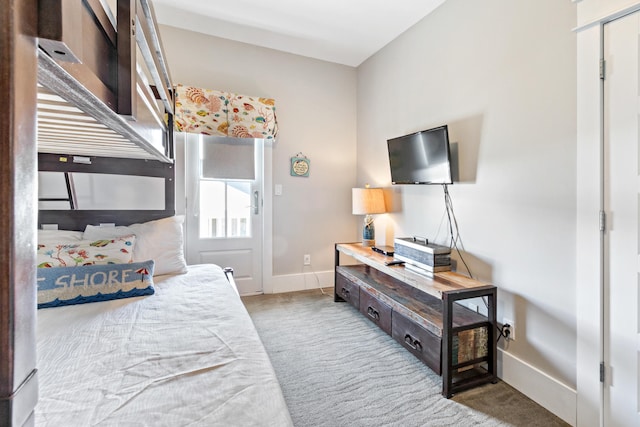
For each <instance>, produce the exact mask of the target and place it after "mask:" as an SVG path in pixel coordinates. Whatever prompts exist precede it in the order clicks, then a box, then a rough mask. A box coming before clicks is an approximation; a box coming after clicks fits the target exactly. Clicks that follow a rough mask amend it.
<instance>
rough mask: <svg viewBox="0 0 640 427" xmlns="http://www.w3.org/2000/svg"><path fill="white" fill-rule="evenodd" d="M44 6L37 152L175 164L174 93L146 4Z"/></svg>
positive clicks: (56, 2)
mask: <svg viewBox="0 0 640 427" xmlns="http://www.w3.org/2000/svg"><path fill="white" fill-rule="evenodd" d="M104 4H105V2H103V1H101V0H82V1H68V0H39V2H38V8H39V18H40V19H39V21H38V44H39V48H40V49H39V50H38V83H39V85H38V86H39V88H38V89H39V90H38V92H39V93H38V151H39V152H44V153H64V154H76V155H96V156H110V157H126V158H141V159H153V160H159V161H161V162H166V163H171V162H172V159H173V122H174V120H173V116H174V95H173V85H172V82H171V76H170V74H169V70H168V67H167V63H166V59H165V55H164V53H163V48H162V44H161V40H160V36H159V32H158V28H157V25H156V20H155V14H154V11H153V7H152V4H151V2H150V1H149V0H117V2H116V4H117V9H116V16H115V17H114V15H113V13H112V11H111V10H110V9H108V8H107V7H105V6H104Z"/></svg>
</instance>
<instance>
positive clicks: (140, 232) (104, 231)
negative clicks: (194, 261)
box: [84, 215, 187, 276]
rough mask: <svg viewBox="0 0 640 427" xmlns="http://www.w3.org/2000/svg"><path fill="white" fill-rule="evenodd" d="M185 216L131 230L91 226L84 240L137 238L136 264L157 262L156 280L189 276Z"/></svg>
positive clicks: (162, 220)
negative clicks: (186, 258)
mask: <svg viewBox="0 0 640 427" xmlns="http://www.w3.org/2000/svg"><path fill="white" fill-rule="evenodd" d="M183 222H184V216H183V215H177V216H172V217H169V218H163V219H158V220H156V221H149V222H145V223H143V224H131V225H130V226H118V227H98V226H94V225H87V227H86V228H85V230H84V239H85V240H93V239H102V238H108V237H113V236H126V235H128V234H135V235H136V245H135V247H134V248H133V262H142V261H146V260H149V259H152V260H154V261H155V264H156V265H155V270H154V273H153V274H154V276H159V275H161V274H177V273H186V272H187V263H186V261H185V259H184V237H183V232H182V223H183Z"/></svg>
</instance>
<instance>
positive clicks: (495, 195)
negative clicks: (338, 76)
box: [357, 0, 576, 423]
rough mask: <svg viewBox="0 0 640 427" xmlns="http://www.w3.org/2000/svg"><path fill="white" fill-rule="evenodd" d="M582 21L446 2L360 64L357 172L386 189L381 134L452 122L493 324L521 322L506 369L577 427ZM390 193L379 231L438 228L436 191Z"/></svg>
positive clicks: (460, 211)
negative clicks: (492, 303)
mask: <svg viewBox="0 0 640 427" xmlns="http://www.w3.org/2000/svg"><path fill="white" fill-rule="evenodd" d="M575 23H576V10H575V5H573V4H571V3H570V2H568V1H557V0H526V1H525V0H523V1H518V2H505V1H498V0H487V1H482V2H469V1H464V0H448V1H447V2H445V3H444V4H443V5H442V6H440V7H439V8H438V9H437V10H436V11H435V12H434V13H433V14H431V15H430V16H428V17H426V18H425V19H424V20H422V21H421V22H420V23H418V24H417V25H415V26H414V27H413V28H411V29H410V30H409V31H407V32H406V33H405V34H403V35H402V36H400V37H399V38H398V39H396V40H394V41H393V42H391V43H390V44H389V45H387V46H386V47H385V48H384V49H382V50H381V51H380V52H378V53H377V54H376V55H375V56H373V57H372V58H370V59H369V60H368V61H366V62H365V63H364V64H363V65H361V66H360V67H359V68H358V177H357V180H358V183H359V184H363V183H365V182H371V183H372V184H375V185H377V186H387V187H389V186H390V174H389V168H388V160H387V153H386V139H387V138H390V137H395V136H400V135H403V134H406V133H409V132H413V131H418V130H421V129H426V128H430V127H434V126H438V125H441V124H445V123H446V124H448V125H449V130H450V136H451V140H452V141H454V142H457V143H458V144H459V151H460V175H461V181H462V182H461V183H456V184H455V185H453V186H452V187H451V189H450V192H451V195H452V198H453V203H454V207H455V211H456V214H457V218H458V223H459V226H460V231H461V235H462V238H463V242H464V246H465V248H466V250H467V252H465V259H466V260H467V262H468V263H469V265H470V267H471V270H472V272H473V274H474V276H475V277H476V278H478V279H480V280H483V281H487V282H490V283H494V284H495V285H497V286H498V289H499V290H498V300H499V302H498V319H499V320H501V319H502V318H503V317H507V318H509V319H512V320H514V321H515V329H516V338H517V339H516V341H515V342H512V343H511V344H510V345H509V346H508V348H506V349H505V353H503V356H504V357H508V359H509V360H510V363H509V364H508V365H506V366H505V365H503V366H502V368H503V371H502V376H503V378H518V377H522V373H523V372H524V373H526V374H527V375H531V376H536V378H538V377H539V378H540V381H529V382H526V381H524V382H522V384H521V383H520V382H518V384H514V385H515V386H516V387H519V388H521V389H522V391H524V392H525V393H526V394H529V395H530V396H532V397H534V398H536V399H537V400H538V401H539V402H541V403H542V404H544V405H545V406H547V407H548V408H549V409H551V410H553V411H554V412H555V413H557V414H558V415H560V416H562V417H563V418H564V419H566V420H568V421H569V422H572V423H573V422H575V392H574V388H575V384H576V368H575V363H576V320H575V315H576V306H575V304H576V302H575V300H576V268H575V267H576V264H575V263H576V232H575V219H576V36H575V34H574V33H572V32H571V29H572V28H574V27H575ZM390 195H391V196H392V198H393V201H394V206H395V207H396V209H397V212H396V213H393V214H388V215H387V218H384V217H383V218H379V219H378V220H377V221H376V224H377V230H379V231H378V233H379V238H381V237H383V236H384V237H385V238H386V240H387V243H388V244H389V243H391V242H392V240H391V239H392V238H393V237H394V236H408V235H425V236H427V237H429V238H431V239H434V238H435V237H436V235H437V230H438V228H439V226H440V224H441V219H442V215H443V212H444V202H443V192H442V189H441V188H440V187H438V186H435V187H431V186H398V187H393V189H392V191H391V194H390ZM385 219H386V221H385ZM385 223H386V224H385ZM439 237H440V239H443V238H444V237H445V235H444V231H441V232H440V236H439ZM441 241H442V240H441ZM504 357H503V359H504ZM504 369H506V371H505V370H504ZM516 370H518V372H515V371H516ZM515 382H516V381H514V383H515ZM533 384H536V385H535V386H532V385H533ZM541 384H544V386H543V388H544V387H547V389H546V390H542V391H541V390H540V387H541ZM527 387H529V389H527ZM534 387H535V388H536V389H534ZM567 402H568V404H567Z"/></svg>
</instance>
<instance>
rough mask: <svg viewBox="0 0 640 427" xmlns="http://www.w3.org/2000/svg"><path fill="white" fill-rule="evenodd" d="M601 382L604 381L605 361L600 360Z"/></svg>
mask: <svg viewBox="0 0 640 427" xmlns="http://www.w3.org/2000/svg"><path fill="white" fill-rule="evenodd" d="M600 382H601V383H603V382H604V362H600Z"/></svg>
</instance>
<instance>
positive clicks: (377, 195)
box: [351, 188, 387, 215]
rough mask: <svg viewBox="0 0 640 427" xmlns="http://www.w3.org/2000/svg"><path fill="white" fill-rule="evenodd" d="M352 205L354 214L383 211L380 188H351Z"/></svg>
mask: <svg viewBox="0 0 640 427" xmlns="http://www.w3.org/2000/svg"><path fill="white" fill-rule="evenodd" d="M351 191H352V204H353V205H352V206H353V214H354V215H369V214H379V213H385V212H386V211H387V210H386V208H385V205H384V193H383V191H382V188H353V189H352V190H351Z"/></svg>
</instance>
